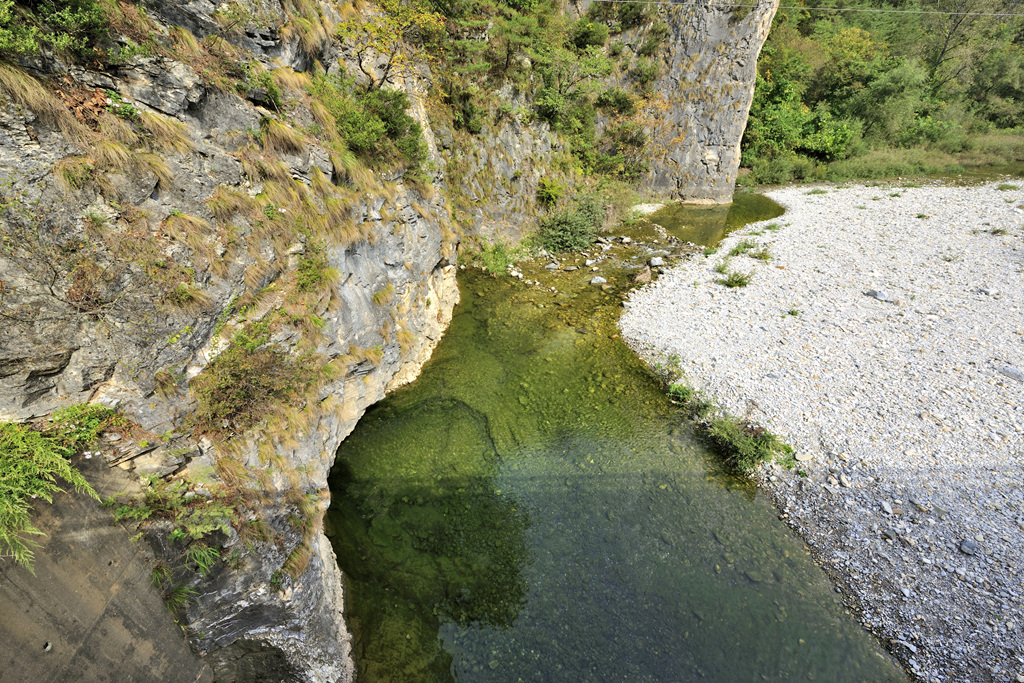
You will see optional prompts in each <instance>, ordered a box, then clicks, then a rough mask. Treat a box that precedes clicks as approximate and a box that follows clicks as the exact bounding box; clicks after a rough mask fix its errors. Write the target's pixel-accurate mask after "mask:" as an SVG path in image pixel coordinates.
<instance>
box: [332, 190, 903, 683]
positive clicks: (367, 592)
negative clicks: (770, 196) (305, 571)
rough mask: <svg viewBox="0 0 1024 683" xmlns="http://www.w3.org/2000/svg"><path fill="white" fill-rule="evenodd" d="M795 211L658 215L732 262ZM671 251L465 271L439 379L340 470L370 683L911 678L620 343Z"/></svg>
mask: <svg viewBox="0 0 1024 683" xmlns="http://www.w3.org/2000/svg"><path fill="white" fill-rule="evenodd" d="M744 197H746V198H744ZM780 212H781V208H779V207H778V206H777V205H775V204H774V203H772V202H770V200H767V199H766V198H763V197H757V196H755V195H739V196H738V198H737V202H736V204H734V205H733V208H732V209H731V210H730V209H727V208H723V207H689V208H675V207H671V208H670V209H668V210H663V212H662V213H661V214H657V215H655V216H654V217H653V219H654V220H656V221H659V222H661V223H662V224H664V225H665V226H666V227H668V228H669V232H670V233H671V234H673V235H676V236H677V237H680V238H681V239H685V240H692V241H695V242H696V241H700V242H702V243H714V242H717V240H719V239H721V237H722V235H724V233H725V232H726V230H727V229H730V228H733V227H738V225H742V224H744V223H746V222H748V221H752V220H760V219H765V218H770V217H772V216H773V215H778V213H780ZM730 214H731V217H730ZM621 235H629V236H631V238H632V240H633V241H632V242H631V243H629V244H625V245H624V244H622V241H621V239H619V236H621ZM669 242H675V240H673V239H672V238H671V237H669V236H668V235H667V234H666V233H665V232H663V231H659V230H657V229H656V228H653V227H652V226H651V225H650V224H649V223H641V225H639V226H637V227H634V228H631V229H629V230H626V231H621V230H620V231H619V232H618V233H615V239H613V240H612V244H614V246H612V247H610V248H608V249H607V250H604V251H603V250H602V249H601V248H600V246H598V247H595V248H594V249H592V250H591V252H590V256H591V258H597V257H599V256H600V257H601V258H603V260H601V261H600V262H599V264H598V268H599V272H596V273H595V272H591V269H590V268H589V267H585V266H584V264H583V258H585V257H582V256H581V257H579V259H578V260H574V259H575V257H571V258H567V259H566V260H565V261H564V262H563V263H562V264H561V267H562V269H561V270H560V271H557V272H553V271H549V270H545V268H544V266H545V265H546V262H544V261H540V262H538V263H535V264H532V265H523V266H522V271H523V274H524V281H520V280H517V279H515V278H511V277H508V276H502V277H499V278H492V277H489V276H487V275H486V274H484V273H481V272H480V271H475V270H464V271H462V272H461V273H460V276H459V280H460V287H461V293H462V303H461V304H460V305H459V307H458V308H457V310H456V314H455V317H454V319H453V320H452V324H451V327H450V329H449V330H448V332H447V334H446V335H445V338H444V340H443V341H442V342H441V344H440V345H439V346H438V347H437V349H436V350H435V352H434V355H433V358H432V359H431V360H430V361H429V362H428V363H427V365H426V366H425V367H424V369H423V374H422V375H421V377H420V378H419V379H418V380H417V381H416V382H414V383H413V384H411V385H410V386H408V387H405V388H403V389H400V390H398V391H396V392H395V393H394V394H392V395H391V396H389V397H388V398H387V399H385V400H384V401H381V402H380V403H378V404H377V405H375V406H373V407H372V408H371V409H369V410H368V411H367V412H366V415H365V416H364V417H363V418H362V420H361V421H360V423H359V425H358V427H357V428H356V430H355V431H354V432H353V434H352V435H351V436H349V438H348V439H346V440H345V441H344V443H342V445H341V448H340V449H339V451H338V458H337V462H336V464H335V466H334V469H333V471H332V474H331V482H330V483H331V492H332V497H333V502H332V506H331V508H330V510H329V512H328V517H327V532H328V534H329V535H330V537H331V540H332V543H333V545H334V548H335V551H336V552H337V555H338V562H339V564H340V566H341V569H342V571H343V572H344V573H345V575H346V578H347V585H346V588H347V606H346V608H347V612H346V617H347V619H348V622H349V625H350V627H351V629H352V631H353V633H354V641H353V651H354V656H355V659H356V663H357V666H358V679H359V680H360V681H387V682H394V683H397V682H401V683H406V682H411V681H455V680H457V681H502V682H505V681H572V682H579V681H602V682H604V681H629V682H638V681H690V680H713V681H752V680H758V681H761V680H776V681H783V680H785V681H789V680H818V681H890V680H892V681H898V680H905V677H904V675H903V674H902V673H901V671H900V669H899V668H898V667H897V666H896V665H895V664H893V662H892V660H891V659H890V658H889V657H888V655H887V654H886V653H885V652H884V651H883V650H882V649H881V647H880V646H879V645H878V643H877V642H876V641H875V640H874V639H873V637H871V636H870V635H869V634H867V633H866V632H865V631H863V630H862V629H861V628H860V627H859V626H858V625H857V624H856V622H855V621H854V619H853V617H852V616H851V615H850V614H849V613H848V612H847V611H846V609H845V608H844V607H843V605H842V603H841V601H840V599H839V597H840V596H839V595H838V594H837V593H836V592H835V591H834V589H833V588H832V586H831V584H830V583H829V581H828V578H827V577H826V576H825V574H824V573H823V572H822V571H821V569H819V568H818V567H817V566H816V565H815V564H814V562H813V560H812V559H811V557H810V554H809V553H808V551H807V550H806V548H805V547H804V545H803V543H802V542H801V541H800V539H799V538H797V537H796V536H795V534H794V533H793V532H792V531H791V530H790V529H789V528H788V527H787V526H786V525H785V524H783V523H782V522H780V521H779V520H778V519H777V516H776V515H777V513H776V511H775V510H774V508H773V507H772V506H771V503H770V501H769V500H768V499H767V497H766V496H764V495H761V494H760V493H759V492H758V491H757V489H756V488H755V487H754V486H753V485H751V484H750V483H749V482H746V481H744V480H742V479H740V478H738V477H735V476H733V475H731V474H730V473H728V472H726V471H724V470H723V469H722V467H721V466H720V465H719V464H718V462H717V461H716V459H715V457H714V456H713V455H711V454H710V453H709V452H708V451H707V450H706V448H705V447H704V446H703V445H702V444H701V443H700V442H699V441H698V440H697V439H696V438H695V437H694V436H693V435H692V434H691V432H690V430H689V428H688V427H687V425H686V422H685V420H684V419H683V417H682V416H681V415H680V412H679V409H678V407H677V406H675V405H673V404H672V403H670V402H669V400H668V399H667V397H666V396H665V393H664V390H663V389H662V387H661V386H660V385H659V383H658V381H657V380H656V379H655V378H654V377H653V376H652V374H651V372H650V371H649V370H648V369H647V368H646V367H645V366H644V365H643V364H642V363H641V362H640V361H639V360H638V359H637V358H636V357H635V356H634V355H633V353H632V352H631V351H630V350H629V349H628V348H627V347H626V346H625V345H624V344H623V343H622V342H621V341H620V340H619V339H618V337H617V332H618V328H617V324H616V323H617V320H618V316H619V312H620V311H621V304H622V300H623V299H624V298H625V295H626V292H627V291H628V288H629V285H627V282H628V279H629V277H628V276H629V274H630V273H635V272H637V271H638V270H639V269H640V268H641V267H642V266H643V265H644V263H645V262H646V261H647V260H648V259H649V258H650V256H651V255H652V250H659V249H665V250H667V251H670V252H672V253H671V255H670V256H668V257H666V260H667V261H668V262H669V263H670V264H671V262H672V261H673V260H674V259H675V258H678V257H677V256H676V255H675V254H676V253H677V252H678V251H680V250H684V249H685V248H684V247H683V246H682V245H679V244H674V245H671V246H670V245H669ZM673 247H674V248H673ZM691 250H692V249H691ZM573 264H576V265H578V266H579V270H575V271H566V270H565V267H566V266H571V265H573ZM598 274H599V275H601V276H602V277H605V278H607V279H608V284H607V285H605V286H604V287H601V286H597V285H592V284H590V279H591V278H592V277H593V276H594V275H598ZM533 280H538V281H540V282H541V283H542V285H540V286H538V285H532V284H526V282H527V281H533ZM552 287H554V288H555V289H556V290H557V291H554V292H553V291H551V288H552Z"/></svg>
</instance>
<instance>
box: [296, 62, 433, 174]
mask: <svg viewBox="0 0 1024 683" xmlns="http://www.w3.org/2000/svg"><path fill="white" fill-rule="evenodd" d="M310 94H312V95H313V96H314V97H316V98H317V99H318V100H319V102H320V103H321V104H322V105H323V106H324V107H325V108H326V109H327V111H328V112H329V114H330V115H331V117H332V118H333V120H334V123H335V127H336V132H337V134H338V135H339V136H340V137H341V140H342V141H343V142H344V144H345V145H346V146H347V147H348V149H350V150H352V151H353V152H355V153H356V155H357V156H359V157H360V158H361V159H362V160H363V161H364V162H366V163H367V164H368V165H370V166H372V167H375V168H384V167H389V166H392V165H394V164H396V163H400V164H403V165H404V166H405V167H406V168H407V169H409V170H412V171H415V170H417V169H419V168H420V166H421V165H422V164H423V163H424V162H425V161H426V159H427V145H426V142H425V141H424V140H423V130H422V128H421V127H420V124H419V123H417V122H416V120H415V119H413V118H412V117H411V116H409V114H407V113H406V110H407V109H408V108H409V106H410V105H409V97H408V96H407V95H406V94H405V93H404V92H401V91H397V90H380V89H373V90H360V89H356V88H355V87H354V86H353V84H352V82H351V81H349V80H345V79H342V78H337V77H330V76H324V75H319V76H317V77H316V78H315V79H314V80H313V85H312V87H311V89H310Z"/></svg>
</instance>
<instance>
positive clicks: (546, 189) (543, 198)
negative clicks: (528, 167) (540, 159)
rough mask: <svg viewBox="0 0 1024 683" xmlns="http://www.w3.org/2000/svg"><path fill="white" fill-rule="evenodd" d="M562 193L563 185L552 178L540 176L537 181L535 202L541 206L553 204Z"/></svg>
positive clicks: (563, 190) (563, 191) (563, 192)
mask: <svg viewBox="0 0 1024 683" xmlns="http://www.w3.org/2000/svg"><path fill="white" fill-rule="evenodd" d="M564 194H565V185H563V184H562V183H560V182H559V181H557V180H555V179H554V178H541V179H540V181H539V182H538V183H537V202H538V203H539V204H540V205H541V206H546V207H549V208H550V207H552V206H554V205H555V204H557V203H558V200H560V199H561V198H562V195H564Z"/></svg>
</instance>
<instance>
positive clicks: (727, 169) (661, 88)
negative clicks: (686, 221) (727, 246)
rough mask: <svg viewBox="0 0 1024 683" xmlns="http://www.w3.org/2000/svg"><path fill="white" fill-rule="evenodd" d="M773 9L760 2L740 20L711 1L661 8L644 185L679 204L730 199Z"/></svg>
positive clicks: (770, 0)
mask: <svg viewBox="0 0 1024 683" xmlns="http://www.w3.org/2000/svg"><path fill="white" fill-rule="evenodd" d="M778 6H779V2H778V0H758V2H757V3H756V6H755V7H753V8H750V9H749V12H748V13H747V14H746V15H745V16H744V15H742V14H741V12H742V10H743V9H745V8H740V9H736V10H733V9H731V8H728V7H727V6H719V5H715V4H713V3H711V2H710V1H709V0H697V1H696V2H692V3H690V2H687V3H686V4H685V5H682V6H679V7H673V6H670V7H667V8H664V11H663V13H662V15H661V17H660V19H661V20H662V21H664V22H665V23H666V24H667V25H668V27H669V31H670V35H669V38H668V40H667V41H666V42H667V43H668V46H667V48H663V49H662V50H661V51H659V53H658V55H657V56H656V59H657V61H658V63H659V65H660V67H661V73H660V76H659V77H658V78H657V80H656V81H655V82H654V84H653V86H652V90H653V91H654V93H656V95H657V97H658V98H660V100H661V101H660V102H658V103H657V104H656V106H655V108H654V110H653V111H652V112H650V117H651V120H650V122H649V126H648V128H649V130H650V134H651V143H650V145H649V148H650V150H651V152H652V156H651V158H650V172H649V173H648V176H647V184H648V186H649V187H651V188H652V189H654V190H655V191H657V192H659V193H662V194H664V195H666V196H668V197H670V198H672V199H677V200H682V201H688V202H700V203H715V204H722V203H729V202H731V201H732V193H733V189H734V188H735V186H736V175H737V172H738V171H739V165H740V141H741V140H742V137H743V130H744V128H745V127H746V124H747V114H748V113H749V112H750V103H751V101H752V100H753V97H754V80H755V77H756V74H757V57H758V55H759V54H760V53H761V46H762V45H763V44H764V41H765V39H766V38H767V37H768V29H769V27H770V26H771V23H772V18H773V17H774V16H775V12H776V10H777V9H778Z"/></svg>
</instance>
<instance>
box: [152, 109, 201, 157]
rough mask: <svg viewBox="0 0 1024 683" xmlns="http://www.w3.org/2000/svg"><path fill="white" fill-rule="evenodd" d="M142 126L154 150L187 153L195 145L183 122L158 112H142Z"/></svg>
mask: <svg viewBox="0 0 1024 683" xmlns="http://www.w3.org/2000/svg"><path fill="white" fill-rule="evenodd" d="M141 120H142V127H143V128H145V129H146V132H147V133H148V134H149V144H150V147H152V148H153V149H154V150H157V151H160V152H167V153H176V154H188V153H189V152H191V151H193V150H194V149H195V148H196V146H195V145H194V144H193V143H192V141H191V140H190V139H189V137H188V134H187V133H186V131H187V130H188V129H187V128H186V126H185V124H184V123H180V122H178V121H174V120H173V119H170V118H168V117H166V116H162V115H160V114H153V113H150V112H146V111H144V112H142V119H141Z"/></svg>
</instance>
